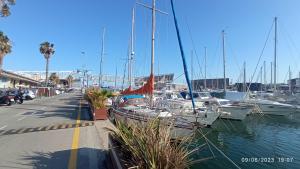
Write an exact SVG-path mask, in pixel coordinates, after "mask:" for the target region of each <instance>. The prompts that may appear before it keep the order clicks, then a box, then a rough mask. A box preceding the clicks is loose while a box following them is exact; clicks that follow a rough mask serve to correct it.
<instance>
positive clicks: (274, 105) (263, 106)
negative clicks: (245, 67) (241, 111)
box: [246, 17, 299, 116]
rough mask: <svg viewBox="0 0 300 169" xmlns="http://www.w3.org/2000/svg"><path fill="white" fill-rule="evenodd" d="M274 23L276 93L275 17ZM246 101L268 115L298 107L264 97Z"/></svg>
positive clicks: (275, 49) (291, 111)
mask: <svg viewBox="0 0 300 169" xmlns="http://www.w3.org/2000/svg"><path fill="white" fill-rule="evenodd" d="M274 23H275V43H274V84H273V86H274V95H276V94H277V93H276V92H277V87H276V83H277V82H276V77H277V75H276V73H277V72H276V68H277V17H275V19H274ZM246 102H247V103H252V104H255V105H257V106H258V107H259V108H260V110H261V112H262V113H263V114H269V115H280V116H288V115H290V114H292V113H294V112H297V111H298V110H299V108H298V107H297V106H294V105H290V104H285V103H280V102H278V101H273V100H267V99H264V98H255V99H247V100H246Z"/></svg>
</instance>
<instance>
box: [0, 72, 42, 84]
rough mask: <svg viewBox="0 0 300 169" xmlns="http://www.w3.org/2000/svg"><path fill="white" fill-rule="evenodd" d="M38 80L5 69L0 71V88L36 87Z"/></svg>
mask: <svg viewBox="0 0 300 169" xmlns="http://www.w3.org/2000/svg"><path fill="white" fill-rule="evenodd" d="M39 84H40V82H39V81H36V80H34V79H31V78H28V77H25V76H21V75H19V74H16V73H12V72H9V71H6V70H2V72H0V88H18V87H26V88H27V87H36V86H39Z"/></svg>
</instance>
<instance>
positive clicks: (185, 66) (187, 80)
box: [171, 0, 195, 110]
mask: <svg viewBox="0 0 300 169" xmlns="http://www.w3.org/2000/svg"><path fill="white" fill-rule="evenodd" d="M171 6H172V12H173V16H174V22H175V27H176V33H177V38H178V43H179V47H180V53H181V58H182V63H183V69H184V74H185V80H186V82H187V84H188V87H189V93H190V96H191V98H192V104H193V109H194V110H195V102H194V96H193V93H192V86H191V82H190V78H189V73H188V68H187V65H186V61H185V55H184V51H183V47H182V42H181V37H180V33H179V28H178V24H177V19H176V14H175V11H174V5H173V0H171Z"/></svg>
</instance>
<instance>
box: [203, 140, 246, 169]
mask: <svg viewBox="0 0 300 169" xmlns="http://www.w3.org/2000/svg"><path fill="white" fill-rule="evenodd" d="M203 137H204V138H205V140H206V141H207V142H208V143H209V144H211V145H212V146H213V147H214V148H215V149H216V150H217V151H218V152H219V153H220V154H221V155H223V156H224V157H225V158H226V159H227V160H228V161H229V162H231V163H232V164H233V165H234V166H235V167H236V168H238V169H241V167H239V166H238V165H237V164H236V163H235V162H234V161H233V160H231V159H230V158H229V157H228V156H227V155H226V154H225V153H223V151H222V150H220V149H219V148H218V147H217V146H216V145H215V144H214V143H213V142H211V141H210V140H209V139H208V138H207V137H205V136H204V135H203Z"/></svg>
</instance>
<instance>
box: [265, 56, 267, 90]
mask: <svg viewBox="0 0 300 169" xmlns="http://www.w3.org/2000/svg"><path fill="white" fill-rule="evenodd" d="M266 73H267V72H266V61H264V90H265V91H267V74H266Z"/></svg>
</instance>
